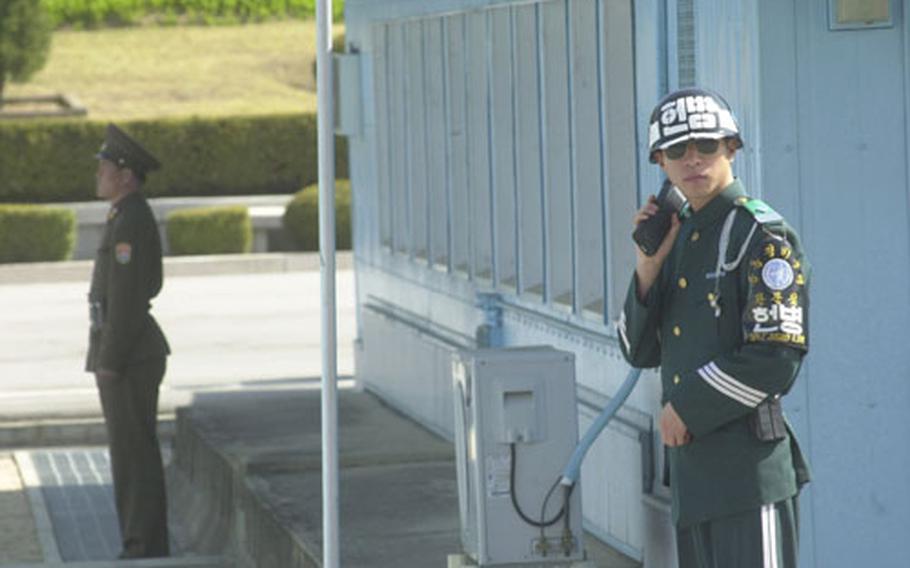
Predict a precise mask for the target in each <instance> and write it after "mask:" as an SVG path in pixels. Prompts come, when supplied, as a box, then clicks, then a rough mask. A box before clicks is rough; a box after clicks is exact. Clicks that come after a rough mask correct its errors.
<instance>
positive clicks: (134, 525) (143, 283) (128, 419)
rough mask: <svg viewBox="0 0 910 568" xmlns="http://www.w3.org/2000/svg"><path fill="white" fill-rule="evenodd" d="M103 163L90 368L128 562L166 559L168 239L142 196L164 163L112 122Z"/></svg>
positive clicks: (91, 296)
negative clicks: (104, 208)
mask: <svg viewBox="0 0 910 568" xmlns="http://www.w3.org/2000/svg"><path fill="white" fill-rule="evenodd" d="M96 158H97V159H98V169H97V173H96V175H95V178H96V184H97V195H98V197H100V198H101V199H106V200H108V201H109V202H110V204H111V207H110V211H109V212H108V215H107V223H106V224H105V227H104V235H103V236H102V238H101V243H100V245H99V247H98V252H97V254H96V256H95V267H94V272H93V274H92V285H91V291H90V292H89V306H90V315H91V332H90V335H89V348H88V357H87V361H86V371H88V372H91V373H94V374H95V381H96V383H97V385H98V392H99V395H100V398H101V407H102V410H103V411H104V421H105V424H106V426H107V434H108V443H109V446H110V457H111V470H112V474H113V480H114V496H115V501H116V505H117V516H118V519H119V522H120V532H121V539H122V543H123V550H122V552H121V553H120V558H146V557H161V556H167V555H168V554H169V545H168V529H167V506H166V499H165V482H164V469H163V464H162V460H161V450H160V447H159V443H158V435H157V415H158V414H157V413H158V387H159V385H160V384H161V381H162V379H163V378H164V372H165V364H166V358H167V355H168V354H169V353H170V348H169V346H168V343H167V340H166V339H165V337H164V333H163V332H162V331H161V328H160V327H159V326H158V324H157V323H156V322H155V319H154V318H153V317H152V316H151V314H150V313H149V310H150V308H151V305H150V300H151V299H152V298H154V297H155V296H156V295H158V292H159V291H160V290H161V285H162V265H161V241H160V238H159V236H158V225H157V223H156V222H155V217H154V215H153V213H152V210H151V208H150V207H149V204H148V202H147V201H146V199H145V196H144V195H143V194H142V192H141V191H140V189H141V187H142V184H143V182H144V181H145V178H146V176H147V175H148V173H149V172H152V171H154V170H156V169H158V168H159V167H160V166H161V164H160V163H159V162H158V160H156V159H155V157H154V156H152V155H151V154H150V153H149V152H148V151H147V150H145V149H144V148H143V147H142V146H141V145H140V144H139V143H138V142H136V141H135V140H133V139H132V138H130V137H129V136H128V135H127V134H126V133H125V132H123V131H122V130H120V129H119V128H117V127H116V126H114V125H113V124H111V125H108V127H107V133H106V136H105V140H104V144H103V145H102V146H101V149H100V150H99V151H98V154H97V156H96Z"/></svg>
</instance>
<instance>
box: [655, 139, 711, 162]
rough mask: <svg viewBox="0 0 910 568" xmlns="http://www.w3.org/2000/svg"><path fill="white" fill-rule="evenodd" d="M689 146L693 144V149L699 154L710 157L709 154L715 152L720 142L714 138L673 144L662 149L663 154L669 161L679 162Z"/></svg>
mask: <svg viewBox="0 0 910 568" xmlns="http://www.w3.org/2000/svg"><path fill="white" fill-rule="evenodd" d="M689 144H695V149H696V150H698V153H699V154H702V155H705V156H710V155H711V154H714V153H715V152H717V148H718V146H720V140H718V139H714V138H699V139H698V140H686V141H685V142H680V143H678V144H673V145H672V146H670V147H668V148H666V149H664V154H666V155H667V157H668V158H670V159H671V160H679V159H680V158H682V157H683V156H685V155H686V150H688V148H689Z"/></svg>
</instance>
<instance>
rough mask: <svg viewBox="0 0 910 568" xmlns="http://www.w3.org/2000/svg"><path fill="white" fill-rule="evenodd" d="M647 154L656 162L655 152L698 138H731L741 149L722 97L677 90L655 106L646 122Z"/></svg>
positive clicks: (728, 110) (715, 94)
mask: <svg viewBox="0 0 910 568" xmlns="http://www.w3.org/2000/svg"><path fill="white" fill-rule="evenodd" d="M648 122H649V127H648V154H649V158H650V160H651V163H656V162H657V152H658V151H659V150H665V149H666V148H669V147H670V146H672V145H674V144H678V143H680V142H685V141H687V140H697V139H699V138H713V139H720V138H732V139H734V140H735V141H736V144H737V148H742V146H743V140H742V138H741V137H740V135H739V124H738V123H737V122H736V117H735V116H734V115H733V111H732V110H731V109H730V105H729V104H728V103H727V101H725V100H724V98H723V97H721V96H720V95H718V94H717V93H714V92H712V91H709V90H707V89H698V88H692V89H681V90H679V91H674V92H672V93H670V94H669V95H667V96H665V97H664V98H662V99H661V100H660V102H658V103H657V105H656V106H655V107H654V110H653V111H652V112H651V119H650V120H649V121H648Z"/></svg>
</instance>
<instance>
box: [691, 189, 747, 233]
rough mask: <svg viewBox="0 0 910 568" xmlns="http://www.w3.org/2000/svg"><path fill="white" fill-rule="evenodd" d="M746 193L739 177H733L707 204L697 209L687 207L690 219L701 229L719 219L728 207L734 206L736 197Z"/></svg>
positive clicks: (728, 209)
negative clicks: (731, 181)
mask: <svg viewBox="0 0 910 568" xmlns="http://www.w3.org/2000/svg"><path fill="white" fill-rule="evenodd" d="M744 195H746V190H745V188H744V187H743V184H742V183H740V181H739V179H738V178H737V179H734V180H733V183H731V184H730V185H728V186H727V187H725V188H724V189H723V191H721V192H720V193H718V194H717V196H715V197H714V199H712V200H711V201H709V202H708V204H707V205H705V206H704V207H702V208H701V209H700V210H699V211H692V210H691V208H690V209H689V212H690V215H689V219H690V221H691V222H692V223H693V224H694V225H695V226H696V227H697V228H699V229H703V228H705V227H707V226H709V225H712V224H714V223H716V222H718V221H719V220H720V218H721V217H723V216H724V215H726V214H727V213H728V212H729V211H730V209H732V208H733V207H735V206H736V199H737V198H738V197H742V196H744Z"/></svg>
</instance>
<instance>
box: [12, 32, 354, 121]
mask: <svg viewBox="0 0 910 568" xmlns="http://www.w3.org/2000/svg"><path fill="white" fill-rule="evenodd" d="M335 31H336V33H338V32H340V31H342V28H341V27H340V26H337V25H336V26H335ZM315 45H316V25H315V21H313V20H306V21H301V20H295V21H286V22H276V23H264V24H250V25H246V26H229V27H220V26H216V27H140V28H122V29H107V30H100V31H60V32H56V33H55V34H54V38H53V44H52V47H51V55H50V59H49V61H48V63H47V65H46V66H45V68H44V69H43V70H42V71H41V72H40V73H39V74H38V75H36V76H35V77H33V78H32V80H31V81H30V82H29V83H26V84H24V85H19V84H9V85H8V87H7V89H6V92H5V96H10V97H13V96H23V95H41V94H54V93H61V92H62V93H67V94H71V95H74V96H75V97H77V98H78V99H79V100H80V101H81V102H82V104H83V105H84V106H86V107H87V108H88V111H89V117H90V118H94V119H103V120H123V119H137V118H151V117H159V116H187V115H207V116H211V115H230V114H261V113H276V112H292V111H295V110H301V111H315V110H316V84H315V80H314V78H313V73H312V70H311V69H312V67H311V66H312V63H313V61H314V59H315V53H314V50H315Z"/></svg>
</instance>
